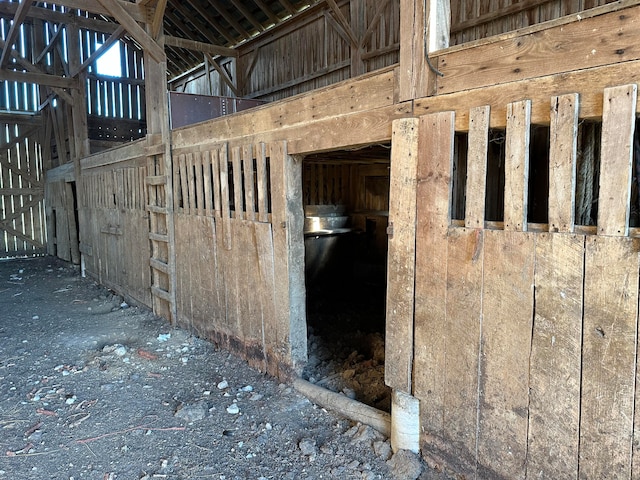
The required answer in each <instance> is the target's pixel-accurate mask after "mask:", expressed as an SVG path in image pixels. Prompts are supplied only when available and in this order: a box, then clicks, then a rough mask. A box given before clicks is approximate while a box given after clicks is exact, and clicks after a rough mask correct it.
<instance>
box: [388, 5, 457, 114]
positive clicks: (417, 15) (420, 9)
mask: <svg viewBox="0 0 640 480" xmlns="http://www.w3.org/2000/svg"><path fill="white" fill-rule="evenodd" d="M450 12H451V5H450V0H400V78H399V83H400V85H399V100H400V101H401V102H402V101H406V100H412V99H414V98H421V97H426V96H428V95H433V94H434V93H435V89H436V80H437V65H434V64H431V62H430V60H429V59H428V54H429V52H435V51H437V50H440V49H442V48H446V47H448V46H449V30H450V24H451V20H450V19H451V13H450ZM430 64H431V65H430Z"/></svg>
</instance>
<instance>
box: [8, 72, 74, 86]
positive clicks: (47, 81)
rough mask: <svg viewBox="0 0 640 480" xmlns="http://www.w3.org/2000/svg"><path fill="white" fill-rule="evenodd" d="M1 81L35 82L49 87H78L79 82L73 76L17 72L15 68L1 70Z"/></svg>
mask: <svg viewBox="0 0 640 480" xmlns="http://www.w3.org/2000/svg"><path fill="white" fill-rule="evenodd" d="M0 81H5V82H22V83H34V84H36V85H46V86H48V87H59V88H78V82H77V81H76V80H75V79H73V78H67V77H57V76H55V75H47V74H45V73H32V72H16V71H14V70H0Z"/></svg>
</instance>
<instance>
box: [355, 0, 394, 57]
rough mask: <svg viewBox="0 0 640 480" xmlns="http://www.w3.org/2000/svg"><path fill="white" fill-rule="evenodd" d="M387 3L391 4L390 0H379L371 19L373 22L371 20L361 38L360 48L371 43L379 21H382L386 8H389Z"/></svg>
mask: <svg viewBox="0 0 640 480" xmlns="http://www.w3.org/2000/svg"><path fill="white" fill-rule="evenodd" d="M387 5H389V0H379V2H378V6H377V7H376V12H375V13H374V15H373V18H372V19H371V22H369V26H368V27H367V31H366V32H364V35H363V36H362V38H361V39H360V48H364V47H365V46H366V45H367V44H368V43H369V40H370V39H371V35H372V34H373V31H374V30H375V28H376V27H377V26H378V23H380V20H381V19H382V13H383V12H384V9H385V8H387Z"/></svg>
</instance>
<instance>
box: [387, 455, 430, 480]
mask: <svg viewBox="0 0 640 480" xmlns="http://www.w3.org/2000/svg"><path fill="white" fill-rule="evenodd" d="M387 466H388V467H389V470H390V472H391V474H392V476H393V478H396V479H397V480H416V479H417V478H418V477H419V476H420V474H421V473H422V462H421V461H420V457H418V455H417V454H415V453H413V452H410V451H409V450H398V451H397V452H396V453H395V454H394V455H393V457H391V459H390V460H387Z"/></svg>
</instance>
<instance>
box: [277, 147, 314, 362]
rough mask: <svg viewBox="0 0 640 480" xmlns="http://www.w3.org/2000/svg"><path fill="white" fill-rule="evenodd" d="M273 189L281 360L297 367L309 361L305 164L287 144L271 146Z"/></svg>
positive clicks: (278, 333)
mask: <svg viewBox="0 0 640 480" xmlns="http://www.w3.org/2000/svg"><path fill="white" fill-rule="evenodd" d="M269 153H270V159H271V163H270V167H271V172H270V174H271V189H272V191H271V192H272V210H273V213H272V223H273V249H274V258H275V261H274V275H275V278H277V279H278V280H277V283H276V289H275V295H274V298H275V301H276V309H277V310H276V315H275V317H276V319H277V320H276V321H277V322H278V325H277V328H276V332H277V339H278V345H277V354H278V357H279V358H278V359H277V360H278V361H280V362H282V363H284V364H287V365H290V366H292V367H294V368H295V367H296V366H297V365H299V364H300V363H301V362H304V361H306V359H307V325H306V312H305V287H304V235H303V223H304V212H303V207H302V162H300V161H299V160H297V159H294V158H293V157H291V156H290V155H288V153H287V144H286V143H285V142H275V143H272V144H270V145H269Z"/></svg>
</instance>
